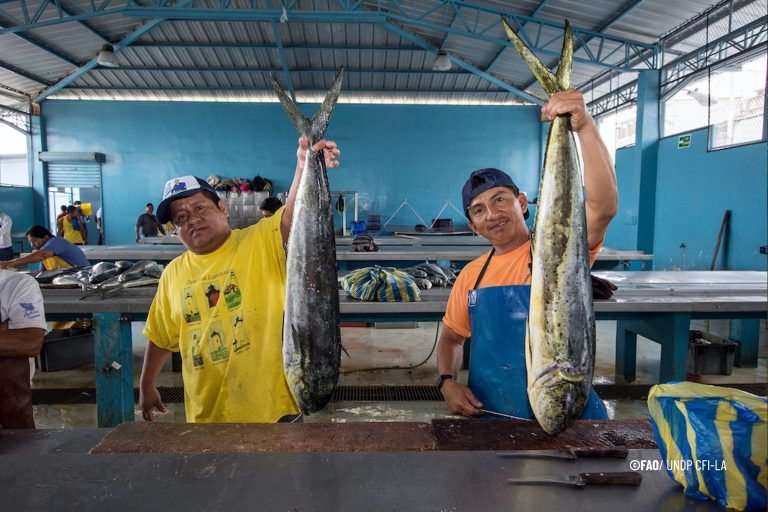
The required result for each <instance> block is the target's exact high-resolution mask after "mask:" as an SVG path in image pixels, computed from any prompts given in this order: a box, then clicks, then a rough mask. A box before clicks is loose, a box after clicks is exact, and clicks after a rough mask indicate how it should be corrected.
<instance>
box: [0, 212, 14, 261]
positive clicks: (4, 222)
mask: <svg viewBox="0 0 768 512" xmlns="http://www.w3.org/2000/svg"><path fill="white" fill-rule="evenodd" d="M12 227H13V220H12V219H11V216H10V215H8V214H7V213H5V212H2V211H0V261H7V260H11V259H13V238H11V228H12Z"/></svg>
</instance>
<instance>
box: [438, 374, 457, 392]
mask: <svg viewBox="0 0 768 512" xmlns="http://www.w3.org/2000/svg"><path fill="white" fill-rule="evenodd" d="M447 380H453V375H450V374H446V375H441V376H439V377H438V378H437V383H436V384H435V385H436V386H437V390H438V391H440V389H441V388H442V387H443V384H445V381H447Z"/></svg>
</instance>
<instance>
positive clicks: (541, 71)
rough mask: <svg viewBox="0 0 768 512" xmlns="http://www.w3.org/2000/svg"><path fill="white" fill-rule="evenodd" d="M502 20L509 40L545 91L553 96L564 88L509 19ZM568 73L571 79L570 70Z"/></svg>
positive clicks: (502, 18)
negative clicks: (516, 31)
mask: <svg viewBox="0 0 768 512" xmlns="http://www.w3.org/2000/svg"><path fill="white" fill-rule="evenodd" d="M501 22H502V23H503V24H504V30H506V32H507V38H509V40H510V41H512V44H514V45H515V48H516V49H517V53H519V54H520V57H522V59H523V61H524V62H525V63H526V64H527V65H528V69H530V70H531V73H533V76H535V77H536V80H538V82H539V83H540V84H541V87H542V88H543V89H544V92H546V93H547V95H548V96H552V95H553V94H555V93H556V92H558V91H560V90H562V89H561V88H560V84H559V81H558V79H557V78H556V77H555V75H554V74H553V73H552V72H551V71H550V70H548V69H547V67H546V66H545V65H544V64H543V63H542V62H541V60H539V58H538V57H537V56H536V55H535V54H534V53H533V52H532V51H531V49H530V48H529V47H528V45H527V44H525V41H523V40H522V39H521V38H520V36H518V35H517V33H515V31H514V30H513V29H512V27H511V26H510V24H509V23H507V20H506V19H505V18H504V16H502V17H501ZM571 54H572V53H571ZM561 57H562V56H561ZM568 75H569V79H570V72H569V73H568Z"/></svg>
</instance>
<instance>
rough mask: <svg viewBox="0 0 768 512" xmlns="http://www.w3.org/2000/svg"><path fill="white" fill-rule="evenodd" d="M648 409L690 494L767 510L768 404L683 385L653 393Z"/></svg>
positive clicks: (669, 465) (673, 471)
mask: <svg viewBox="0 0 768 512" xmlns="http://www.w3.org/2000/svg"><path fill="white" fill-rule="evenodd" d="M648 409H649V411H650V413H651V420H652V424H653V432H654V434H655V436H656V441H657V443H658V445H659V449H660V450H661V456H662V458H663V459H664V461H665V469H666V470H667V473H668V474H669V476H670V477H671V478H672V479H673V480H675V481H676V482H678V483H679V484H680V485H682V486H683V488H684V489H685V494H686V495H688V496H691V497H693V498H697V499H702V500H705V499H713V500H717V502H718V503H719V504H720V505H721V506H723V507H727V508H731V509H735V510H766V504H767V503H768V499H767V494H768V492H767V491H766V487H768V448H767V446H766V445H767V444H768V399H766V398H765V397H760V396H757V395H753V394H751V393H747V392H746V391H741V390H738V389H731V388H726V387H720V386H707V385H705V384H696V383H693V382H678V383H670V384H660V385H657V386H654V387H653V388H651V391H650V393H649V394H648Z"/></svg>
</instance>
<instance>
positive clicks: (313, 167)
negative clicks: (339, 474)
mask: <svg viewBox="0 0 768 512" xmlns="http://www.w3.org/2000/svg"><path fill="white" fill-rule="evenodd" d="M343 73H344V69H343V68H341V69H340V70H339V72H338V74H337V75H336V80H335V82H334V84H333V86H332V87H331V90H330V92H329V93H328V95H327V96H326V98H325V100H324V101H323V104H322V106H321V107H320V110H319V111H318V112H317V113H316V114H315V116H314V117H313V118H312V119H311V120H310V119H308V118H307V117H306V116H304V114H302V113H301V111H299V109H298V108H297V107H296V105H295V104H294V103H293V101H292V100H291V99H290V98H289V97H288V96H287V95H286V94H285V91H283V89H282V88H281V87H280V85H279V84H278V83H277V81H276V80H275V77H274V76H273V77H272V87H273V89H274V90H275V92H276V93H277V96H278V98H279V99H280V103H281V104H282V106H283V109H284V110H285V112H286V113H287V114H288V117H289V118H290V119H291V121H292V122H293V124H294V126H295V127H296V129H297V130H298V132H299V133H300V134H301V135H303V136H304V137H306V139H307V142H308V144H309V147H310V148H311V147H312V146H313V145H314V144H315V143H317V142H318V141H320V140H322V138H323V137H324V135H325V132H326V130H327V128H328V122H329V121H330V119H331V115H332V114H333V111H334V108H335V106H336V101H337V99H338V97H339V92H340V91H341V82H342V77H343ZM286 267H287V274H286V289H285V313H284V317H283V370H284V372H285V378H286V381H287V382H288V387H289V388H290V390H291V393H292V394H293V397H294V399H295V400H296V403H297V405H298V406H299V408H300V409H301V411H302V412H303V413H305V414H309V413H312V412H316V411H319V410H321V409H322V408H323V407H325V405H326V404H327V403H328V402H329V401H330V399H331V395H332V394H333V390H334V388H335V387H336V383H337V381H338V378H339V366H340V364H341V333H340V330H339V294H338V276H337V273H336V239H335V235H334V229H333V210H332V209H331V196H330V191H329V188H328V176H327V174H326V168H325V160H324V155H323V152H322V151H321V152H314V151H312V150H311V149H310V150H309V151H307V156H306V160H305V162H304V168H303V171H302V175H301V180H300V182H299V185H298V190H297V195H296V203H295V205H294V208H293V219H292V224H291V232H290V234H289V236H288V245H287V264H286Z"/></svg>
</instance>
